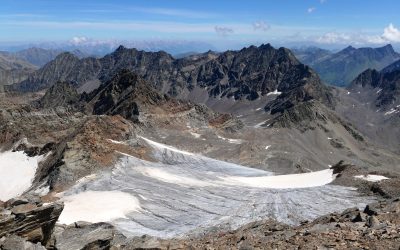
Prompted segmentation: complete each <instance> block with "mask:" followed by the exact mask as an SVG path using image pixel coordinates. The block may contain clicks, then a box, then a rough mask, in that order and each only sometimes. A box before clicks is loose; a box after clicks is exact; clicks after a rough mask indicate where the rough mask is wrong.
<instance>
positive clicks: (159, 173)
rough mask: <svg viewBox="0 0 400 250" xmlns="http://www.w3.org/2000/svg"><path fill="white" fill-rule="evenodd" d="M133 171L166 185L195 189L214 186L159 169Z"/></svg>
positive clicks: (141, 168) (143, 168)
mask: <svg viewBox="0 0 400 250" xmlns="http://www.w3.org/2000/svg"><path fill="white" fill-rule="evenodd" d="M135 169H136V170H137V171H138V172H139V173H141V174H143V175H145V176H148V177H151V178H155V179H157V180H160V181H163V182H167V183H172V184H178V185H184V186H197V187H207V186H214V184H213V183H212V182H209V181H202V180H198V179H195V178H191V177H187V176H182V175H176V174H173V173H169V172H167V171H164V170H162V169H159V168H151V167H136V168H135Z"/></svg>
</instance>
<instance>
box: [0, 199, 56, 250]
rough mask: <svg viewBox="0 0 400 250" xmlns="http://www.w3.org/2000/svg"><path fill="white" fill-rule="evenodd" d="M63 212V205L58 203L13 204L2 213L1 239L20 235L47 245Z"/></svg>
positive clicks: (0, 220)
mask: <svg viewBox="0 0 400 250" xmlns="http://www.w3.org/2000/svg"><path fill="white" fill-rule="evenodd" d="M62 210H63V205H62V204H58V203H53V204H50V205H42V204H39V205H38V204H35V203H25V204H18V203H11V204H10V206H7V207H6V208H5V210H4V211H2V213H0V237H3V236H7V235H18V236H21V237H23V238H25V239H27V240H29V241H31V242H35V243H36V242H41V243H42V244H43V245H46V243H47V242H48V241H49V239H50V237H51V234H52V231H53V228H54V225H55V223H56V221H57V220H58V217H59V216H60V214H61V212H62Z"/></svg>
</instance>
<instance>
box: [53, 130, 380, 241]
mask: <svg viewBox="0 0 400 250" xmlns="http://www.w3.org/2000/svg"><path fill="white" fill-rule="evenodd" d="M141 139H142V140H144V142H146V143H147V144H148V145H149V146H150V147H151V149H152V158H153V159H154V160H155V161H146V160H142V159H139V158H136V157H134V156H131V155H127V154H121V156H122V157H121V158H120V160H119V162H118V163H117V164H116V165H115V167H114V169H113V170H112V171H108V172H103V173H101V174H97V175H96V177H95V178H86V179H83V180H82V181H80V182H78V183H77V184H76V185H75V186H74V187H72V188H71V189H70V190H68V191H66V192H65V193H64V194H63V199H64V200H65V208H64V211H63V213H62V215H61V217H60V222H62V223H71V222H73V221H78V220H86V221H90V222H100V221H107V222H111V223H112V224H114V225H115V226H116V227H118V229H120V230H121V231H122V232H123V233H124V234H125V235H127V236H134V235H136V236H140V235H143V234H148V235H152V236H158V237H163V238H168V237H175V236H182V235H187V234H192V233H201V232H204V231H206V230H207V229H208V228H211V227H219V228H225V229H232V228H237V227H239V226H241V225H243V224H246V223H249V222H252V221H256V220H263V219H266V218H272V219H276V220H278V221H280V222H284V223H288V224H298V223H299V222H300V221H303V220H311V219H314V218H316V217H318V216H321V215H324V214H328V213H330V212H334V211H341V210H344V209H346V208H349V207H354V206H357V207H362V206H365V204H367V203H369V202H371V201H373V200H372V198H367V197H361V196H360V195H359V194H358V193H357V192H356V190H355V189H354V188H348V187H342V186H333V185H326V184H328V183H330V182H331V181H332V180H333V179H334V178H335V176H334V175H333V173H332V170H331V169H326V170H322V171H317V172H311V173H305V174H292V175H277V176H275V175H273V173H272V172H267V171H263V170H259V169H253V168H248V167H244V166H241V165H237V164H233V163H228V162H224V161H219V160H215V159H211V158H208V157H205V156H202V155H198V154H194V153H190V152H186V151H184V150H181V149H177V148H175V147H172V146H169V145H164V144H162V143H158V142H155V141H153V140H150V139H148V138H144V137H141ZM119 196H120V197H119Z"/></svg>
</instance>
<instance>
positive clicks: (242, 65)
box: [14, 44, 332, 112]
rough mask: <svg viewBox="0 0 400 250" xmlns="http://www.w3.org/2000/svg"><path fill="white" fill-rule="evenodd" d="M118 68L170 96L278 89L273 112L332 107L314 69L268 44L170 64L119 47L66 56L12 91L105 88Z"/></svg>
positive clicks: (157, 55)
mask: <svg viewBox="0 0 400 250" xmlns="http://www.w3.org/2000/svg"><path fill="white" fill-rule="evenodd" d="M122 69H129V70H132V71H133V72H135V73H136V74H138V75H140V76H142V77H143V79H144V80H146V81H147V82H149V83H151V84H152V86H153V87H155V88H156V89H157V90H159V91H161V92H163V93H168V94H170V95H171V96H173V97H180V98H186V97H187V95H188V93H190V92H191V91H192V90H193V89H194V88H195V87H199V88H202V89H206V90H207V92H208V95H209V96H210V97H217V96H220V97H224V96H226V97H228V98H229V97H234V98H235V99H236V100H237V99H249V100H254V99H257V98H258V97H260V96H264V95H266V94H268V93H270V92H273V91H275V90H278V91H280V92H282V93H283V95H282V96H280V101H279V104H275V105H274V106H276V107H273V108H272V110H274V112H280V111H282V109H284V108H286V107H288V106H291V105H294V104H296V103H297V102H302V101H307V100H310V99H317V100H320V101H322V102H323V103H325V104H327V105H331V104H332V98H331V96H330V94H329V89H328V88H326V87H324V86H323V85H322V84H321V81H320V79H319V78H318V76H317V75H316V74H315V73H314V72H313V71H312V69H310V68H309V67H307V66H304V65H303V64H301V63H300V62H299V61H298V60H297V59H296V58H295V57H294V55H293V54H292V53H291V51H290V50H288V49H285V48H279V49H275V48H273V47H272V46H271V45H269V44H267V45H261V46H260V47H255V46H251V47H248V48H244V49H242V50H240V51H227V52H224V53H221V54H218V55H217V54H215V53H206V54H202V55H200V56H196V57H188V58H183V59H174V58H173V57H172V56H170V55H169V54H167V53H165V52H144V51H138V50H136V49H126V48H124V47H122V46H120V47H119V48H118V49H117V50H116V51H115V52H113V53H111V54H109V55H106V56H105V57H103V58H100V59H95V58H85V59H82V60H79V59H78V58H77V57H75V56H74V55H72V54H70V53H64V54H61V55H59V56H58V57H57V58H56V59H55V60H54V61H52V62H50V63H48V64H47V65H45V66H44V67H43V68H41V69H40V70H38V71H37V72H36V73H34V74H32V75H31V76H30V77H29V79H28V80H26V81H23V82H21V83H20V84H16V85H15V86H14V88H15V89H17V90H20V91H34V90H39V89H43V88H47V87H50V86H51V85H52V84H54V83H55V82H57V81H68V82H71V83H73V85H74V86H76V87H80V86H83V85H84V84H86V83H87V82H90V81H94V80H100V81H101V82H103V83H106V82H108V81H109V80H111V78H112V76H113V75H115V74H116V73H118V72H120V71H121V70H122Z"/></svg>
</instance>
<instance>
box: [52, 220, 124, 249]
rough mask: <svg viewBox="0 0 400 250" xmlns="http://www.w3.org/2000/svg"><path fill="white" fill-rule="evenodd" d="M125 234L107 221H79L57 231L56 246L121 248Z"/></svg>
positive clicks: (62, 247)
mask: <svg viewBox="0 0 400 250" xmlns="http://www.w3.org/2000/svg"><path fill="white" fill-rule="evenodd" d="M125 239H126V238H125V236H123V235H122V234H121V233H119V232H118V231H117V230H116V229H115V228H114V226H112V225H110V224H107V223H95V224H89V223H83V222H78V223H74V224H71V225H69V226H67V227H66V228H65V229H64V230H60V231H59V232H56V233H55V248H56V249H58V250H69V249H110V248H111V247H112V246H113V247H114V248H115V249H120V247H121V245H122V243H123V242H124V241H125Z"/></svg>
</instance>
